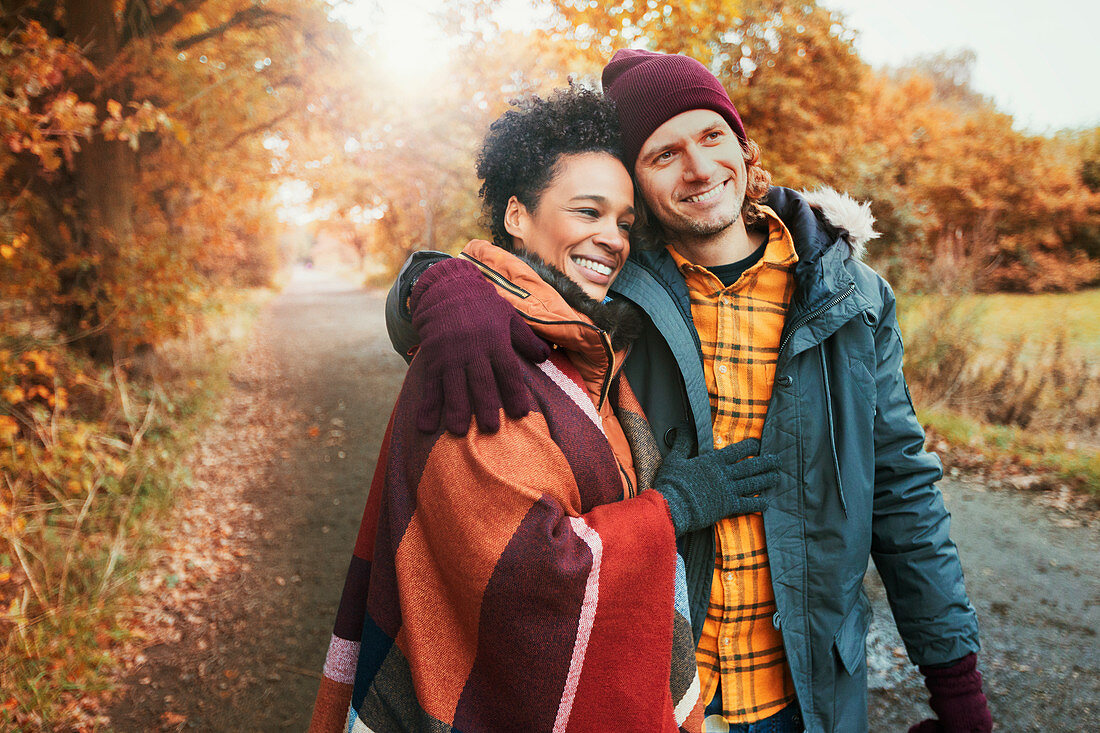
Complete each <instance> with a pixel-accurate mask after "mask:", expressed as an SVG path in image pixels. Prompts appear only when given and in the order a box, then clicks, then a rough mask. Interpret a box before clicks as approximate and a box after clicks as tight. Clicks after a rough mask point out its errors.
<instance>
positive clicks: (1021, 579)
mask: <svg viewBox="0 0 1100 733" xmlns="http://www.w3.org/2000/svg"><path fill="white" fill-rule="evenodd" d="M382 308H383V294H381V293H378V292H371V293H364V292H362V291H360V290H358V289H355V288H352V287H350V286H348V285H346V284H345V283H343V282H341V281H338V280H336V279H334V278H331V277H328V276H326V275H324V274H322V273H318V272H315V271H305V270H302V271H299V272H297V273H296V274H295V277H294V279H293V281H292V282H291V284H290V286H289V287H288V289H287V290H286V291H285V292H284V293H283V294H282V295H281V296H279V297H278V298H277V299H276V300H275V301H274V302H273V303H272V304H271V306H270V307H269V308H268V310H267V312H266V313H265V315H264V317H263V318H262V320H261V322H260V326H259V329H258V333H257V337H256V344H255V346H254V347H253V349H252V350H251V351H250V353H249V355H248V356H247V357H246V359H245V360H244V361H243V363H242V365H241V367H240V368H239V369H238V370H237V371H236V372H235V374H234V385H235V386H234V389H233V393H232V394H231V395H230V396H229V399H228V400H227V405H230V406H232V409H229V410H227V411H226V413H225V414H224V415H223V416H222V418H220V419H219V420H218V421H217V424H214V425H212V426H211V434H210V436H209V437H208V439H207V440H206V441H205V442H204V445H203V446H202V447H201V450H200V451H199V453H200V455H199V456H198V458H197V461H196V469H195V470H196V486H197V488H196V491H195V492H194V494H195V495H194V496H192V497H190V498H189V499H188V500H187V501H186V502H184V504H183V505H182V506H181V507H180V509H179V512H180V515H181V522H182V523H183V524H181V526H183V527H184V528H185V529H186V530H187V531H184V532H181V533H180V536H179V537H176V538H173V539H172V543H173V544H172V548H171V550H169V551H167V552H165V554H164V556H163V557H162V558H161V560H160V562H159V564H158V566H157V567H156V568H155V569H154V571H152V572H151V573H150V575H149V577H147V578H145V579H144V580H143V581H142V582H143V586H145V587H146V589H147V594H148V596H149V597H150V598H152V599H158V600H160V599H162V598H163V601H162V602H159V603H153V604H151V605H150V606H149V607H147V608H145V609H143V611H142V612H143V613H144V615H145V617H146V618H147V620H149V623H150V624H151V625H152V626H154V627H155V628H156V629H159V630H160V631H158V632H156V633H153V634H152V635H151V638H150V640H149V646H148V647H147V648H145V649H144V650H143V651H142V653H141V655H140V656H138V657H136V658H135V660H134V665H133V668H132V669H131V671H130V672H129V673H128V675H127V677H126V680H125V682H126V684H127V688H126V690H125V692H124V694H122V695H121V696H119V697H118V698H117V699H116V701H115V702H114V703H113V705H112V706H111V709H110V711H109V712H110V715H111V718H112V721H113V727H114V729H115V730H118V731H150V730H158V729H160V730H201V731H243V730H303V729H304V728H305V726H306V724H307V722H308V718H309V712H310V709H311V706H312V702H313V696H314V694H315V693H316V689H317V684H318V680H317V675H318V671H319V670H320V668H321V664H322V661H323V659H324V653H325V648H326V646H327V643H328V638H329V633H330V629H331V625H332V619H333V617H334V615H335V612H336V604H337V601H338V599H339V594H340V590H341V587H342V584H343V577H344V573H345V571H346V568H347V562H348V557H349V553H350V549H351V546H352V543H353V540H354V536H355V532H356V530H357V528H358V524H359V519H360V514H361V512H362V507H363V504H364V502H365V499H366V489H367V486H368V484H369V480H370V476H371V474H372V472H373V469H374V461H375V457H376V455H377V452H378V447H379V443H380V441H381V438H382V433H383V430H384V429H385V425H386V421H387V419H388V416H389V413H390V409H391V407H392V404H393V401H394V400H395V399H396V396H397V391H398V389H399V387H400V382H401V378H402V376H403V374H404V364H403V362H402V361H401V359H399V358H398V357H397V356H396V355H395V354H394V353H393V352H392V350H391V349H390V347H389V343H388V340H387V338H386V334H385V326H384V322H383V318H382ZM227 467H228V471H227ZM944 493H945V496H946V499H947V503H948V507H949V508H950V509H951V511H952V513H953V515H954V533H953V534H954V536H955V539H956V541H957V543H958V544H959V546H960V550H961V553H962V558H963V563H964V567H965V569H966V574H967V581H968V587H969V590H970V593H971V597H972V598H973V600H974V603H975V606H976V607H977V609H978V612H979V614H980V618H981V622H982V632H983V643H984V649H983V652H982V656H981V659H982V663H983V666H984V670H985V673H986V680H987V690H988V691H989V693H990V697H991V705H992V707H993V711H994V717H995V719H996V720H998V721H999V725H998V728H999V730H1002V731H1040V730H1042V731H1100V644H1098V638H1097V629H1100V533H1098V532H1097V529H1098V528H1100V524H1098V523H1097V522H1095V521H1092V522H1091V524H1089V523H1086V522H1082V521H1079V520H1077V519H1074V518H1067V516H1066V515H1061V514H1059V513H1057V512H1054V511H1051V510H1049V509H1044V508H1041V507H1038V506H1036V504H1035V502H1034V501H1032V500H1031V499H1030V497H1028V496H1021V495H1018V494H1010V493H1007V492H993V491H986V490H984V489H983V488H982V487H981V486H980V485H977V484H973V483H967V482H963V481H951V482H945V484H944ZM210 525H215V529H216V531H215V532H214V533H213V534H214V535H215V536H216V538H217V541H216V542H215V543H214V545H213V547H214V549H213V550H211V544H210V539H209V538H210V534H211V533H210V531H209V530H210ZM200 535H201V536H202V537H205V538H206V539H205V540H202V541H200V540H198V539H194V537H199V536H200ZM211 552H214V553H216V557H217V558H218V560H219V561H220V562H221V565H223V566H225V567H224V568H223V569H222V570H221V571H217V570H214V569H207V570H204V569H205V568H207V565H204V563H207V564H209V565H210V567H211V568H213V567H214V565H215V563H213V562H212V561H210V558H211ZM204 558H205V559H204ZM226 558H229V559H228V560H226ZM208 561H210V562H208ZM870 575H871V576H872V577H871V580H870V582H869V588H870V592H871V596H872V599H873V600H874V602H875V606H876V621H875V623H874V625H873V627H872V638H871V643H870V645H869V649H868V663H869V666H870V669H871V685H872V701H871V720H872V725H871V729H872V730H873V731H905V730H906V728H907V726H908V725H909V724H911V723H913V722H915V721H916V720H918V719H920V717H922V716H924V715H925V714H926V713H927V707H926V705H925V697H926V696H925V692H924V688H923V686H922V685H921V681H920V677H919V675H917V674H916V671H915V669H914V668H912V667H911V666H910V665H909V664H908V662H907V660H905V658H904V652H903V651H902V649H901V642H900V640H898V639H897V637H896V632H894V630H893V622H892V620H891V618H890V614H889V610H888V608H887V606H886V603H885V597H884V594H883V593H882V591H881V586H879V585H878V584H877V578H875V577H874V573H873V571H872V573H870Z"/></svg>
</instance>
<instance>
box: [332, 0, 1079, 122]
mask: <svg viewBox="0 0 1100 733" xmlns="http://www.w3.org/2000/svg"><path fill="white" fill-rule="evenodd" d="M820 2H821V4H822V5H824V6H826V7H828V8H830V9H834V10H840V11H842V12H844V13H845V14H846V15H847V18H848V23H847V25H848V27H850V28H852V29H853V30H855V31H857V32H858V34H859V35H858V38H857V40H856V45H857V47H858V49H859V52H860V55H861V56H862V57H863V58H864V59H865V60H866V61H867V62H869V63H871V64H872V65H874V66H897V65H900V64H902V63H904V62H906V61H908V60H910V59H912V58H913V57H915V56H922V55H928V54H934V53H938V52H941V51H948V52H954V51H958V50H961V49H964V48H969V49H972V50H973V51H974V52H975V53H976V54H977V58H976V61H975V64H974V76H973V80H972V82H973V85H974V87H975V88H976V89H977V91H978V92H980V93H982V94H985V95H987V96H990V97H992V98H993V99H994V101H995V102H996V104H997V106H998V107H999V108H1000V109H1002V110H1003V111H1005V112H1008V113H1010V114H1012V115H1013V117H1014V118H1015V119H1016V122H1017V126H1018V127H1020V128H1023V129H1027V130H1029V131H1031V132H1035V133H1047V132H1052V131H1054V130H1057V129H1060V128H1064V127H1083V126H1093V125H1100V82H1097V81H1096V74H1097V71H1098V70H1100V41H1098V40H1097V36H1098V34H1100V0H1061V1H1060V2H1036V1H1035V0H1027V1H1026V2H1025V0H922V1H920V2H916V1H914V0H910V2H907V3H894V2H890V1H889V0H820ZM502 4H503V6H504V13H503V16H502V21H503V22H504V23H505V24H506V25H511V26H514V27H522V26H523V25H524V24H525V22H526V23H531V24H534V23H535V22H536V18H537V15H538V13H537V11H535V10H532V9H531V7H530V3H529V2H528V1H527V0H503V3H502ZM436 6H437V3H435V2H432V0H353V1H352V2H351V3H350V5H349V6H347V8H346V9H345V10H344V11H343V12H342V13H341V15H343V16H344V17H346V18H347V20H348V21H349V22H351V23H352V24H353V25H358V26H360V27H363V28H365V29H368V30H372V31H374V32H376V33H377V38H378V42H379V45H378V53H379V54H380V55H381V57H382V59H383V61H384V63H386V64H387V65H388V66H391V67H392V68H394V69H395V72H394V73H395V75H396V76H397V77H398V78H399V79H400V80H401V81H402V82H403V83H404V84H406V85H407V86H408V87H409V89H410V92H413V91H415V90H416V88H418V87H424V88H430V86H431V84H432V83H434V82H435V81H436V80H437V79H438V77H437V75H441V76H445V75H444V74H441V73H440V72H441V71H442V70H443V69H444V68H445V65H446V57H447V50H448V43H447V40H446V38H444V37H443V35H442V33H441V32H440V31H439V29H438V27H437V26H436V25H435V23H434V22H433V21H432V19H431V17H430V15H431V12H432V11H433V10H434V9H435V7H436ZM379 7H380V8H381V9H382V17H381V19H380V20H379V16H378V12H377V10H376V8H379ZM433 77H436V79H433Z"/></svg>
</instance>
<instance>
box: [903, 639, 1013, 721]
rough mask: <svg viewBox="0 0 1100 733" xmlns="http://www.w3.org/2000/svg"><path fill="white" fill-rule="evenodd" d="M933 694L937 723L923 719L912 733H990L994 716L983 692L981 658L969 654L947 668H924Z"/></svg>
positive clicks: (928, 686)
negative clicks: (979, 667) (980, 670)
mask: <svg viewBox="0 0 1100 733" xmlns="http://www.w3.org/2000/svg"><path fill="white" fill-rule="evenodd" d="M920 671H921V674H923V675H924V684H925V686H926V687H927V688H928V691H929V692H930V693H932V697H931V699H930V700H929V701H928V704H929V706H930V707H931V708H932V710H933V711H934V712H935V713H936V720H922V721H921V722H919V723H917V724H916V725H914V726H913V727H911V728H910V729H909V733H989V731H991V730H993V716H992V715H991V714H990V712H989V705H988V704H987V702H986V699H985V694H984V693H982V673H981V672H979V671H978V655H976V654H968V655H966V656H965V657H963V658H962V659H960V660H959V661H957V662H955V663H954V664H952V665H950V666H947V667H938V668H937V667H925V666H922V667H921V668H920Z"/></svg>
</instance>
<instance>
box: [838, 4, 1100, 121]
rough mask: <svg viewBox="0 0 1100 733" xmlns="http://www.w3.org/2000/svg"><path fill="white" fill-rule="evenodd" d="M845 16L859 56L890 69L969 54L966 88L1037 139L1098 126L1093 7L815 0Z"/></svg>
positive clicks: (1099, 17)
mask: <svg viewBox="0 0 1100 733" xmlns="http://www.w3.org/2000/svg"><path fill="white" fill-rule="evenodd" d="M821 4H822V5H824V6H825V7H827V8H829V9H831V10H840V11H843V12H844V13H845V14H846V15H847V16H848V23H847V25H848V27H849V28H852V29H853V30H856V31H857V32H858V33H859V37H858V38H857V40H856V46H857V48H858V49H859V53H860V56H862V57H863V59H864V60H865V61H867V62H868V63H870V64H872V65H874V66H883V65H890V66H896V65H899V64H901V63H903V62H904V61H906V60H908V59H911V58H913V57H914V56H922V55H927V54H932V53H937V52H939V51H944V50H946V51H956V50H960V49H963V48H969V49H972V50H973V51H974V52H975V54H977V58H976V60H975V62H974V78H973V80H972V83H973V86H974V87H975V88H976V89H977V90H978V91H979V92H980V93H982V94H985V95H987V96H990V97H992V98H993V100H994V101H995V102H996V104H997V106H998V107H999V108H1000V109H1002V110H1003V111H1005V112H1008V113H1010V114H1012V116H1013V117H1015V118H1016V122H1017V125H1018V126H1019V127H1021V128H1025V129H1027V130H1029V131H1031V132H1035V133H1044V132H1052V131H1053V130H1056V129H1060V128H1063V127H1083V126H1093V125H1100V81H1097V77H1096V74H1097V71H1098V70H1100V41H1098V40H1097V33H1098V32H1100V2H1097V0H1059V1H1058V2H1036V1H1035V0H1027V1H1025V0H922V2H907V3H894V2H889V0H821Z"/></svg>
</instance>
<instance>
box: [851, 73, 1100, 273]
mask: <svg viewBox="0 0 1100 733" xmlns="http://www.w3.org/2000/svg"><path fill="white" fill-rule="evenodd" d="M973 60H974V59H973V56H972V55H970V54H966V53H963V54H956V55H940V56H934V57H928V58H926V59H921V60H918V61H916V62H914V63H912V64H909V65H907V66H905V67H903V68H902V69H899V70H895V71H894V72H893V73H889V74H887V73H883V74H879V75H877V76H875V77H874V78H873V79H871V80H870V81H869V83H868V96H867V98H866V103H865V104H864V105H863V106H862V107H861V108H859V110H858V113H857V114H856V115H855V119H856V120H857V123H858V124H857V127H856V130H855V134H854V135H853V136H852V138H851V141H850V142H851V147H850V153H851V156H852V161H853V164H852V171H853V175H852V177H851V179H850V181H849V187H850V188H851V190H852V191H853V192H854V193H855V194H856V195H857V196H859V197H861V198H864V199H867V200H870V201H872V202H873V209H874V211H875V214H876V215H877V216H878V217H879V220H880V228H881V230H882V231H883V232H884V235H885V236H884V238H883V241H882V242H881V244H880V245H878V246H876V250H877V251H878V254H877V257H878V261H879V263H880V264H882V265H883V266H885V267H886V268H887V269H890V270H891V271H892V272H891V274H892V275H893V276H894V277H895V278H896V279H898V280H899V281H900V282H904V283H909V284H910V285H912V286H915V287H918V288H922V289H923V288H928V287H929V286H931V285H932V284H933V283H934V284H938V285H942V284H945V283H954V284H955V285H957V286H962V287H976V288H979V289H986V290H1025V291H1041V290H1065V289H1074V288H1077V287H1080V286H1082V285H1085V284H1088V283H1090V282H1093V281H1095V279H1096V278H1097V276H1098V274H1100V263H1098V262H1097V261H1096V260H1095V259H1094V258H1090V256H1089V254H1088V252H1087V251H1086V250H1083V249H1082V248H1081V247H1079V246H1077V244H1076V241H1077V239H1078V238H1079V236H1080V232H1081V230H1082V227H1083V226H1086V222H1087V221H1089V220H1092V221H1095V220H1096V212H1097V210H1098V209H1097V203H1098V199H1097V198H1096V194H1095V193H1094V192H1091V191H1089V190H1088V188H1087V187H1086V186H1085V185H1084V184H1083V182H1082V178H1081V176H1080V173H1079V170H1078V169H1077V166H1076V165H1075V161H1074V160H1073V159H1072V158H1069V157H1067V156H1063V155H1061V154H1059V153H1058V151H1057V150H1056V149H1055V146H1054V141H1052V140H1049V139H1045V138H1041V137H1038V136H1033V135H1028V134H1026V133H1023V132H1020V131H1018V130H1017V129H1015V126H1014V121H1013V119H1012V118H1011V117H1010V116H1009V115H1007V114H1004V113H1002V112H999V111H998V110H997V109H996V108H995V107H994V106H993V104H992V102H991V101H990V100H988V99H986V98H984V97H982V96H981V95H979V94H977V93H975V92H973V91H972V90H971V89H970V87H969V65H970V64H972V63H973ZM1090 212H1091V213H1090Z"/></svg>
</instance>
